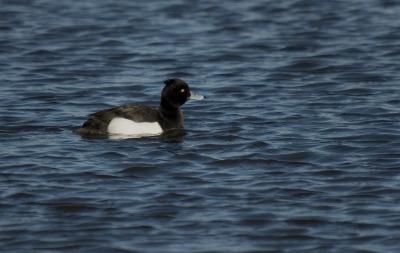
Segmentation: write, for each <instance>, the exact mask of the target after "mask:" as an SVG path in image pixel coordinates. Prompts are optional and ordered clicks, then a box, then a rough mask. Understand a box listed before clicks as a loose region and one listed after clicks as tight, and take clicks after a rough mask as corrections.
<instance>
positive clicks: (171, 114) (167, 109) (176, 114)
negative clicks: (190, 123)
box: [159, 98, 182, 120]
mask: <svg viewBox="0 0 400 253" xmlns="http://www.w3.org/2000/svg"><path fill="white" fill-rule="evenodd" d="M159 111H160V113H161V115H162V116H163V117H164V118H167V119H169V120H180V118H181V117H182V112H181V109H180V108H179V107H176V106H173V105H171V103H170V102H169V101H167V100H166V99H164V98H161V102H160V107H159Z"/></svg>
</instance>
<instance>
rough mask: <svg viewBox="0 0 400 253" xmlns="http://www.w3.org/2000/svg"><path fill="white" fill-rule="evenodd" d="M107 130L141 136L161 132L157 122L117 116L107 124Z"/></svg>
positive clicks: (118, 133)
mask: <svg viewBox="0 0 400 253" xmlns="http://www.w3.org/2000/svg"><path fill="white" fill-rule="evenodd" d="M107 132H108V133H109V134H112V135H123V136H130V137H142V136H152V135H159V134H161V133H162V128H161V126H160V124H158V122H135V121H133V120H129V119H125V118H120V117H117V118H114V119H112V120H111V122H110V124H108V127H107Z"/></svg>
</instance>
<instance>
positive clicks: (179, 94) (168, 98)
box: [161, 78, 190, 108]
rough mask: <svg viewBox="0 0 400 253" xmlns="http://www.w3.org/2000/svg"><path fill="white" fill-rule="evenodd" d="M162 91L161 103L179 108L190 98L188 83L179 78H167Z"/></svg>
mask: <svg viewBox="0 0 400 253" xmlns="http://www.w3.org/2000/svg"><path fill="white" fill-rule="evenodd" d="M164 84H165V87H164V89H163V90H162V92H161V103H167V104H168V105H169V106H172V107H174V108H179V107H180V106H181V105H183V104H184V103H185V102H186V101H187V100H188V99H189V98H190V88H189V85H188V84H187V83H185V82H184V81H183V80H181V79H179V78H173V79H167V80H165V81H164Z"/></svg>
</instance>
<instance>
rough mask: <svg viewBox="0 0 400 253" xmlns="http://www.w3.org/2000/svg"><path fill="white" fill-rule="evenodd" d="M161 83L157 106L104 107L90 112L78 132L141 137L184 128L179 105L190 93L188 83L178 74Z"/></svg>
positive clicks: (87, 134) (88, 134) (89, 134)
mask: <svg viewBox="0 0 400 253" xmlns="http://www.w3.org/2000/svg"><path fill="white" fill-rule="evenodd" d="M164 85H165V86H164V88H163V89H162V91H161V99H160V105H159V107H158V108H153V107H150V106H147V105H141V104H127V105H122V106H118V107H113V108H109V109H105V110H102V111H99V112H96V113H93V114H90V115H89V117H88V119H87V120H86V121H85V122H84V123H83V124H82V126H81V127H79V128H78V129H77V132H78V133H79V134H81V135H85V136H93V135H102V136H104V135H107V136H131V137H144V136H156V135H162V134H163V133H166V132H168V131H171V130H175V129H183V113H182V111H181V106H182V105H183V104H185V103H186V101H188V100H189V99H190V97H191V92H190V88H189V85H188V84H187V83H186V82H185V81H183V80H182V79H179V78H171V79H167V80H165V81H164Z"/></svg>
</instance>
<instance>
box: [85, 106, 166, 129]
mask: <svg viewBox="0 0 400 253" xmlns="http://www.w3.org/2000/svg"><path fill="white" fill-rule="evenodd" d="M159 120H160V116H159V113H158V111H157V110H156V109H154V108H151V107H149V106H145V105H135V104H129V105H124V106H120V107H114V108H110V109H106V110H103V111H99V112H96V113H93V114H91V115H89V118H88V120H86V121H85V123H83V125H82V127H81V128H79V129H78V132H79V133H81V134H87V135H103V134H108V133H111V134H141V133H140V131H141V129H142V128H143V129H144V130H150V131H153V132H157V131H159V130H161V127H160V125H159V123H158V122H159ZM139 128H140V129H139ZM124 131H125V132H124ZM161 131H162V130H161ZM144 134H145V133H144Z"/></svg>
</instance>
